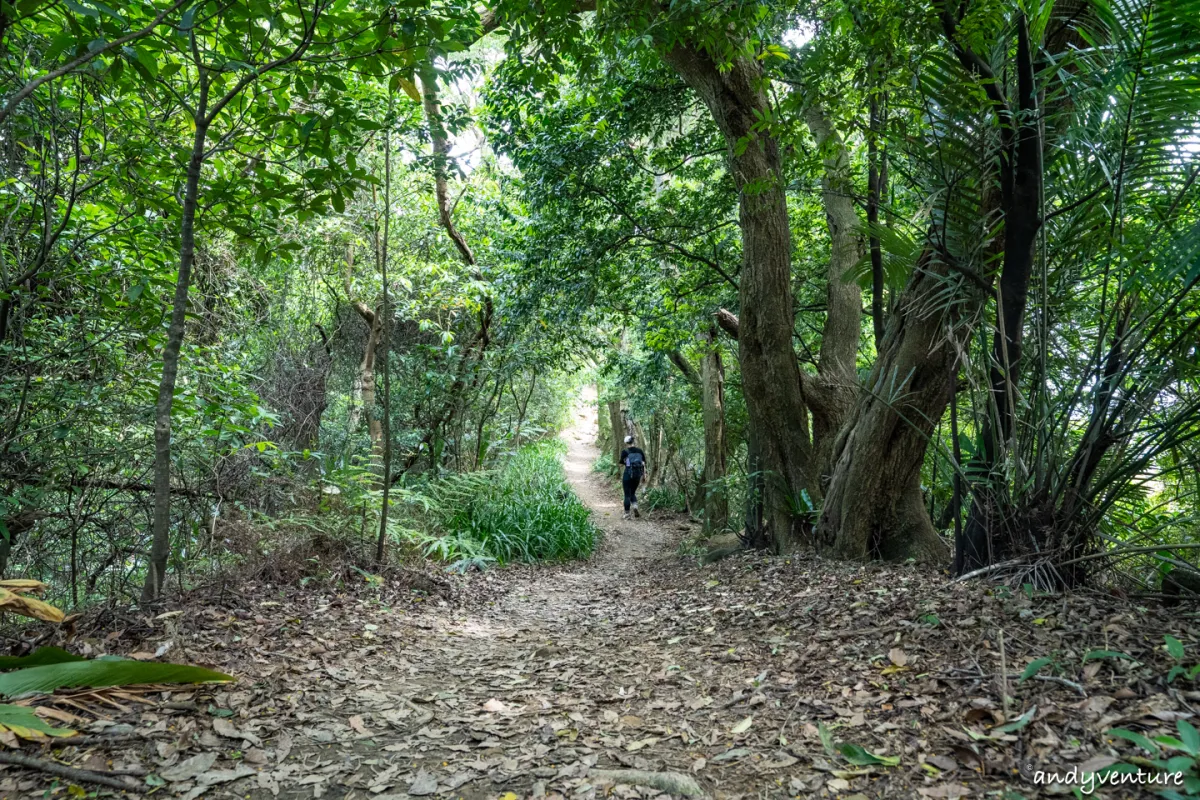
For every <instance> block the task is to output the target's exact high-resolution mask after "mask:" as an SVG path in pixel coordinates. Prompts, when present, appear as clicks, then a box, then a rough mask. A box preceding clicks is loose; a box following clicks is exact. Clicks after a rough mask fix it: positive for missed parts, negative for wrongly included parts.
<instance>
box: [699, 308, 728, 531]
mask: <svg viewBox="0 0 1200 800" xmlns="http://www.w3.org/2000/svg"><path fill="white" fill-rule="evenodd" d="M704 341H705V353H704V359H703V360H702V361H701V362H700V400H701V409H702V415H703V418H704V529H705V531H707V532H708V533H716V532H718V531H720V530H722V529H724V528H725V526H726V524H728V522H729V497H728V495H727V494H726V491H725V367H724V366H723V365H722V364H721V349H720V347H719V346H718V345H717V331H716V329H715V328H713V329H711V330H709V331H708V333H707V334H705V336H704Z"/></svg>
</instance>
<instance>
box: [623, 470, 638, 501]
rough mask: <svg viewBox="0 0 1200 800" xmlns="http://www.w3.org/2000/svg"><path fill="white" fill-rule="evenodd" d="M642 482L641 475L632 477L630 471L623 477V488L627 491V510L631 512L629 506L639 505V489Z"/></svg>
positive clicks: (626, 471)
mask: <svg viewBox="0 0 1200 800" xmlns="http://www.w3.org/2000/svg"><path fill="white" fill-rule="evenodd" d="M641 482H642V476H641V475H630V474H629V470H625V474H624V475H622V476H621V488H622V489H624V490H625V510H626V511H628V510H629V505H630V504H631V503H632V504H633V505H637V489H638V485H639V484H640V483H641Z"/></svg>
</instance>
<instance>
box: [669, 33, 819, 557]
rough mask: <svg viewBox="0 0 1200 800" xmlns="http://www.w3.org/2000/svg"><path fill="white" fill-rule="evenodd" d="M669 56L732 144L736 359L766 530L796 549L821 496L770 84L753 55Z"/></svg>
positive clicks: (677, 51) (680, 48)
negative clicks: (798, 506) (799, 531)
mask: <svg viewBox="0 0 1200 800" xmlns="http://www.w3.org/2000/svg"><path fill="white" fill-rule="evenodd" d="M663 58H664V59H665V60H666V61H667V63H669V64H670V65H671V66H672V67H674V69H675V70H676V71H677V72H678V73H679V75H680V77H681V78H683V80H684V82H685V83H687V84H688V86H690V87H691V88H692V89H693V90H695V91H696V93H697V94H698V95H699V96H700V97H701V99H703V100H704V103H705V104H706V105H707V106H708V109H709V111H710V113H711V114H712V117H713V120H714V121H715V122H716V125H717V127H718V129H720V131H721V133H722V135H723V136H724V138H725V143H726V146H727V147H728V151H729V152H728V158H729V164H730V172H731V173H732V175H733V179H734V185H735V186H736V187H737V189H738V206H739V210H740V213H739V221H740V227H741V232H742V275H741V281H740V285H739V296H738V301H739V304H740V312H739V314H740V318H741V325H740V327H741V334H740V336H739V337H738V360H739V361H740V363H741V371H742V385H743V391H744V394H745V397H746V410H747V412H748V414H749V417H750V423H751V425H752V426H753V427H754V429H755V430H757V431H759V432H761V438H760V441H759V447H760V453H761V458H762V465H763V469H764V470H765V471H766V472H767V474H768V476H769V477H768V480H767V489H768V491H767V501H766V510H767V516H768V519H769V524H770V526H771V529H772V534H773V536H774V541H775V545H776V546H777V547H778V548H780V549H783V550H788V549H792V548H794V547H795V546H796V545H797V544H799V542H798V537H797V536H796V534H795V533H794V532H793V520H794V513H793V507H794V505H793V504H789V499H791V500H793V501H796V500H798V499H799V496H800V494H801V490H807V491H808V493H809V495H810V496H811V497H812V499H813V500H814V501H816V500H818V499H819V498H820V496H821V491H820V483H819V480H818V473H817V471H816V470H815V469H814V468H813V459H812V447H811V444H810V441H809V436H808V413H807V409H806V408H805V405H804V399H803V396H802V394H801V391H800V368H799V366H798V365H797V363H796V354H795V351H794V350H793V349H792V327H793V323H794V309H793V304H792V286H791V266H792V265H791V246H792V244H791V231H790V230H789V227H788V211H787V198H786V195H785V191H784V189H785V184H784V179H783V174H782V167H781V160H780V155H779V144H778V142H776V140H775V139H774V138H773V137H772V136H770V135H769V134H768V133H766V132H764V131H762V130H761V129H760V128H761V124H760V123H761V121H762V120H763V119H766V118H768V117H770V115H771V108H770V104H769V102H768V98H767V94H766V87H765V80H764V78H763V76H762V71H761V69H760V68H759V65H758V62H757V61H755V60H754V59H753V58H752V57H747V56H740V57H737V58H735V59H734V61H733V62H732V64H730V65H729V67H728V69H721V68H719V67H718V65H717V63H716V62H715V61H714V60H713V59H712V57H711V56H709V55H708V54H707V53H705V52H703V51H701V50H699V49H693V48H692V47H689V46H686V45H683V44H675V45H674V46H673V47H671V49H669V50H666V51H665V52H664V53H663Z"/></svg>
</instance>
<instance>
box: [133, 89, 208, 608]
mask: <svg viewBox="0 0 1200 800" xmlns="http://www.w3.org/2000/svg"><path fill="white" fill-rule="evenodd" d="M207 98H208V83H207V81H202V82H201V87H200V103H199V105H198V109H199V113H198V114H197V115H196V133H195V137H194V139H193V143H192V153H191V157H190V158H189V159H188V166H187V181H186V183H185V185H184V190H183V206H182V208H181V209H180V210H181V214H180V224H179V273H178V274H177V275H176V277H175V295H174V297H173V299H172V301H171V322H170V324H169V325H168V327H167V343H166V346H165V347H164V348H163V367H162V377H161V379H160V380H159V383H158V400H157V402H156V403H155V406H154V527H153V533H152V539H151V542H150V563H149V564H148V565H147V570H146V582H145V584H143V586H142V602H144V603H148V602H150V601H151V600H154V599H156V598H157V597H158V596H159V594H161V593H162V589H163V586H164V585H165V583H166V579H167V560H168V558H169V557H170V555H171V405H172V403H173V401H174V399H175V382H176V379H177V378H178V376H179V352H180V350H181V349H182V348H183V335H184V330H185V327H186V324H187V306H188V290H189V289H190V288H191V285H192V264H193V262H194V261H195V258H196V208H197V206H198V205H199V196H200V171H201V169H203V167H204V156H205V150H206V148H205V140H206V139H207V138H208V126H207V125H206V124H203V123H202V120H204V118H205V116H204V115H205V112H206V111H207Z"/></svg>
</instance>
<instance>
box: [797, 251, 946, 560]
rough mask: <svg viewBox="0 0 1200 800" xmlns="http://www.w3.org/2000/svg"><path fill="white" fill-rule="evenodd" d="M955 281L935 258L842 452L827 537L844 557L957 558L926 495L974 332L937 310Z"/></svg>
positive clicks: (891, 332)
mask: <svg viewBox="0 0 1200 800" xmlns="http://www.w3.org/2000/svg"><path fill="white" fill-rule="evenodd" d="M946 280H947V276H946V271H945V267H944V266H942V265H941V264H940V263H936V262H934V261H932V260H931V259H930V258H929V257H928V254H927V255H926V256H925V257H924V258H923V259H922V263H921V264H919V265H918V267H917V269H916V270H915V271H914V272H913V277H912V278H911V279H910V281H909V285H908V287H907V288H906V289H905V290H904V293H903V294H902V295H901V296H900V298H899V301H898V302H897V304H896V310H895V312H894V313H893V314H892V315H891V318H890V320H889V323H888V328H887V332H886V334H885V336H884V341H883V350H882V352H881V353H880V354H879V359H878V360H877V361H876V363H875V367H874V368H873V369H872V370H871V374H870V377H869V378H868V379H867V383H866V385H865V386H864V387H863V389H862V391H861V392H860V394H859V398H858V402H857V403H856V405H855V408H854V412H853V415H852V417H851V419H850V422H849V424H848V426H847V428H846V429H844V430H843V432H842V435H841V436H840V437H839V439H838V442H837V445H836V446H835V450H834V470H833V476H832V479H831V481H830V484H829V490H828V492H826V494H825V503H824V507H823V508H822V510H821V518H820V522H819V523H818V526H817V539H818V541H819V542H820V545H821V548H822V549H823V550H824V551H825V552H827V553H829V554H831V555H834V556H836V557H838V558H849V559H867V558H885V559H893V560H902V559H906V558H915V559H917V560H918V561H924V562H935V563H936V562H944V561H946V560H947V559H948V558H949V551H948V549H947V547H946V545H945V543H944V542H943V541H942V539H941V537H940V536H938V534H937V531H935V530H934V528H933V523H932V522H931V521H930V519H929V512H928V510H927V509H926V508H925V504H924V503H923V502H922V498H921V464H922V462H923V461H924V458H925V448H926V446H927V444H928V441H929V436H930V434H931V433H932V431H933V427H934V425H935V424H936V422H937V420H939V419H941V416H942V413H943V412H944V411H945V409H946V405H947V403H949V401H950V392H951V391H952V383H951V378H950V366H951V364H952V363H953V360H954V359H955V358H956V353H957V347H958V345H959V343H960V342H961V340H962V338H963V337H965V336H966V335H967V333H968V332H969V328H968V326H967V325H965V324H956V320H955V319H954V318H953V317H951V316H949V315H948V314H945V313H938V312H937V311H936V310H935V309H936V305H937V303H938V302H939V297H940V295H941V293H942V292H944V291H945V283H946Z"/></svg>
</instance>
